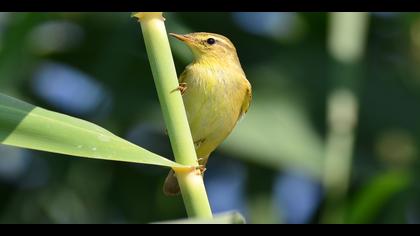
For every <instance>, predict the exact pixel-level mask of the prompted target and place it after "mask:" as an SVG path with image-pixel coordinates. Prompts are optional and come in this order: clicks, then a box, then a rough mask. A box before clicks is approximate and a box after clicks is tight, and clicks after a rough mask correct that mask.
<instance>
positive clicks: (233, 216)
mask: <svg viewBox="0 0 420 236" xmlns="http://www.w3.org/2000/svg"><path fill="white" fill-rule="evenodd" d="M245 223H246V221H245V218H244V217H243V216H242V215H241V214H240V213H238V212H225V213H220V214H216V215H214V217H213V219H200V218H190V219H181V220H173V221H163V222H157V223H156V224H245Z"/></svg>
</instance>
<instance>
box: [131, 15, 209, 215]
mask: <svg viewBox="0 0 420 236" xmlns="http://www.w3.org/2000/svg"><path fill="white" fill-rule="evenodd" d="M134 16H135V17H137V18H138V19H139V22H140V24H141V29H142V32H143V37H144V42H145V44H146V50H147V54H148V57H149V62H150V66H151V69H152V73H153V78H154V81H155V85H156V89H157V93H158V97H159V101H160V104H161V108H162V112H163V118H164V121H165V124H166V127H167V129H168V135H169V139H170V141H171V145H172V150H173V152H174V156H175V160H176V162H178V163H180V164H183V165H189V166H192V167H196V166H198V161H197V155H196V152H195V148H194V143H193V140H192V136H191V131H190V127H189V125H188V120H187V115H186V113H185V108H184V103H183V100H182V96H181V93H180V92H179V91H178V90H177V88H178V85H179V84H178V79H177V74H176V70H175V65H174V62H173V59H172V53H171V49H170V46H169V41H168V36H167V32H166V28H165V24H164V18H163V16H162V13H161V12H139V13H136V14H134ZM174 170H175V172H176V174H177V178H178V183H179V186H180V188H181V193H182V197H183V199H184V204H185V208H186V210H187V214H188V216H189V217H199V218H212V212H211V209H210V204H209V201H208V199H207V193H206V190H205V187H204V182H203V178H202V176H201V174H200V173H197V172H198V171H196V170H195V168H191V170H190V171H185V170H183V171H181V170H177V169H175V168H174Z"/></svg>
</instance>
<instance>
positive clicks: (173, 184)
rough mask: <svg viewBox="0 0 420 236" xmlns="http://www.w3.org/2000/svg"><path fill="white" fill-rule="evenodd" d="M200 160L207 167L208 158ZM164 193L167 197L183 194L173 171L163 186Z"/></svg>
mask: <svg viewBox="0 0 420 236" xmlns="http://www.w3.org/2000/svg"><path fill="white" fill-rule="evenodd" d="M200 159H201V161H199V162H200V165H203V166H205V165H206V163H207V159H208V156H207V157H205V158H200ZM203 177H204V175H203ZM163 193H164V194H165V195H166V196H178V195H179V194H180V193H181V189H180V188H179V184H178V179H177V178H176V174H175V171H174V170H173V169H171V170H170V171H169V173H168V176H166V179H165V183H164V184H163Z"/></svg>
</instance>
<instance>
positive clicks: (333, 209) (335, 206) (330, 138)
mask: <svg viewBox="0 0 420 236" xmlns="http://www.w3.org/2000/svg"><path fill="white" fill-rule="evenodd" d="M368 23H369V15H368V13H365V12H346V13H343V12H339V13H331V14H330V22H329V27H330V28H329V38H328V49H329V53H330V55H331V57H332V58H333V59H334V61H333V62H334V63H333V64H332V66H331V68H332V70H331V75H332V77H333V81H332V83H333V89H332V91H331V93H330V94H329V95H328V98H327V117H328V134H327V141H326V150H325V166H324V177H323V184H324V187H325V190H326V195H327V196H326V198H327V202H326V210H325V211H324V215H323V216H322V222H324V223H344V220H345V215H346V209H345V208H346V205H345V196H346V194H347V191H348V187H349V182H350V174H351V166H352V157H353V149H354V142H355V128H356V127H357V117H358V107H359V103H358V98H357V93H358V87H359V83H360V78H359V77H361V76H362V75H363V74H361V71H362V70H361V64H360V62H361V59H362V58H363V54H364V50H365V46H366V41H367V40H366V39H367V30H368Z"/></svg>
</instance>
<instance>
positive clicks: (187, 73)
mask: <svg viewBox="0 0 420 236" xmlns="http://www.w3.org/2000/svg"><path fill="white" fill-rule="evenodd" d="M170 35H172V36H174V37H175V38H177V39H179V40H180V41H182V42H183V43H185V44H186V45H187V46H188V47H189V48H190V49H191V51H192V53H193V55H194V61H193V62H192V63H191V64H189V65H188V66H187V67H186V68H185V70H184V72H182V74H181V75H180V77H179V84H180V87H179V89H180V91H181V94H182V95H183V100H184V105H185V110H186V112H187V117H188V123H189V126H190V129H191V134H192V137H193V140H194V145H195V150H196V153H197V157H198V160H199V164H200V165H202V166H203V167H204V166H205V165H206V163H207V160H208V157H209V155H210V154H211V153H212V152H213V151H214V150H215V149H216V148H217V147H218V146H219V145H220V144H221V143H222V142H223V140H224V139H225V138H226V137H227V136H228V135H229V134H230V133H231V131H232V129H233V128H234V127H235V125H236V123H237V122H238V120H239V119H240V118H241V117H242V116H243V115H244V114H245V113H246V112H247V111H248V108H249V105H250V102H251V99H252V94H251V84H250V83H249V82H248V80H247V79H246V77H245V73H244V71H243V70H242V67H241V63H240V62H239V58H238V55H237V53H236V49H235V46H234V45H233V44H232V42H231V41H230V40H229V39H228V38H226V37H224V36H222V35H219V34H213V33H205V32H199V33H190V34H185V35H179V34H173V33H171V34H170ZM163 191H164V193H165V194H166V195H169V196H172V195H177V194H178V193H179V192H180V189H179V185H178V182H177V179H176V176H175V173H174V171H173V170H171V171H170V172H169V174H168V176H167V177H166V180H165V184H164V188H163Z"/></svg>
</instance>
